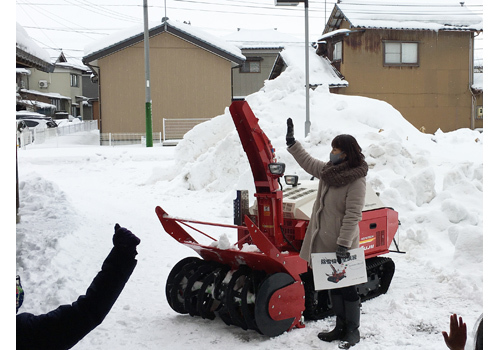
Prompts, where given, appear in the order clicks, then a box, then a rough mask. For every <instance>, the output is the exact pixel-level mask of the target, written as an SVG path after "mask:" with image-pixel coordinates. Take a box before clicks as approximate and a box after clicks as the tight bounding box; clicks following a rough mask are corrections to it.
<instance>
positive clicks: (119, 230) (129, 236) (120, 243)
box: [113, 224, 141, 257]
mask: <svg viewBox="0 0 500 350" xmlns="http://www.w3.org/2000/svg"><path fill="white" fill-rule="evenodd" d="M139 243H141V240H140V239H139V238H138V237H136V236H135V235H134V234H133V233H132V232H130V231H129V230H127V229H126V228H125V227H120V225H118V224H116V225H115V234H114V235H113V245H114V246H115V248H116V249H118V250H119V251H120V252H122V253H124V254H126V255H129V256H132V257H135V256H136V255H137V251H136V250H135V247H136V246H138V245H139Z"/></svg>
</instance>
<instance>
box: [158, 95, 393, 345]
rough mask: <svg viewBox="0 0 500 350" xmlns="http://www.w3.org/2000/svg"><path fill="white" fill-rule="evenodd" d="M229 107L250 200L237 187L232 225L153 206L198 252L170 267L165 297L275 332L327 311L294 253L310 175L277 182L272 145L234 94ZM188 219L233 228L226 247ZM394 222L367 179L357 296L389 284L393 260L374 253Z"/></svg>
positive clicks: (323, 294)
mask: <svg viewBox="0 0 500 350" xmlns="http://www.w3.org/2000/svg"><path fill="white" fill-rule="evenodd" d="M230 112H231V116H232V118H233V121H234V124H235V126H236V129H237V131H238V135H239V138H240V140H241V144H242V146H243V149H244V150H245V152H246V155H247V157H248V160H249V162H250V167H251V169H252V174H253V178H254V182H255V190H256V193H255V197H256V200H255V204H254V205H253V207H251V208H249V206H248V192H246V191H238V193H237V199H236V200H235V202H234V214H235V215H234V218H235V219H234V221H235V222H234V225H223V224H215V223H208V222H200V221H193V220H185V219H180V218H174V217H171V216H169V215H168V214H167V213H166V212H165V211H164V210H163V209H162V208H160V207H156V214H157V215H158V218H159V219H160V222H161V224H162V225H163V228H164V229H165V231H166V232H167V233H168V234H169V235H170V236H172V237H173V238H174V239H175V240H176V241H178V242H180V243H181V244H183V245H185V246H188V247H190V248H192V249H193V250H194V251H196V252H197V253H198V255H199V256H200V257H187V258H184V259H182V260H181V261H179V262H178V263H177V264H176V265H175V266H174V267H173V268H172V270H171V271H170V274H169V276H168V278H167V283H166V288H165V292H166V297H167V301H168V303H169V305H170V306H171V308H172V309H173V310H175V311H176V312H178V313H180V314H189V315H191V316H200V317H202V318H204V319H214V318H215V317H216V316H218V317H220V318H221V319H222V320H223V321H224V322H225V323H226V324H228V325H235V326H238V327H241V328H243V329H245V330H246V329H252V330H255V331H257V332H259V333H261V334H263V335H267V336H277V335H279V334H282V333H283V332H285V331H288V330H291V329H292V328H294V327H299V328H300V327H304V323H303V320H304V319H305V320H314V319H321V318H324V317H328V316H331V315H333V314H334V313H333V311H332V310H333V307H332V305H331V301H330V300H329V296H328V293H327V291H316V290H315V288H314V283H313V277H312V272H311V270H310V269H308V267H307V263H306V262H305V261H304V260H303V259H301V258H300V257H299V250H300V247H301V245H302V242H303V240H304V235H305V232H306V229H307V225H308V223H309V218H310V216H311V211H312V206H313V203H314V200H315V198H316V193H317V184H318V182H317V181H309V183H306V184H301V185H298V184H297V181H296V180H297V177H296V176H295V177H294V176H291V177H285V179H286V180H287V183H292V186H287V188H285V189H284V190H283V189H282V186H281V185H280V182H279V178H280V177H282V176H283V173H284V169H285V165H284V164H283V163H278V162H277V161H276V157H275V154H274V149H273V147H272V145H271V143H270V141H269V139H268V138H267V136H266V134H265V133H264V132H263V131H262V129H261V128H260V127H259V124H258V119H257V118H256V117H255V115H254V114H253V112H252V110H251V109H250V106H249V105H248V104H247V102H245V101H235V102H233V103H232V104H231V106H230ZM294 180H295V182H294ZM195 225H197V226H200V225H210V226H218V227H221V228H222V227H223V228H228V227H229V228H234V229H236V230H237V232H238V242H237V243H236V244H235V246H233V247H232V248H229V249H222V248H219V247H217V246H212V245H202V244H200V243H198V242H197V241H196V240H195V239H194V238H193V237H192V236H191V234H190V233H188V230H189V231H190V232H191V233H193V232H195V231H196V232H198V233H203V232H202V231H201V230H199V229H198V228H196V227H195ZM398 225H399V222H398V213H397V212H396V211H394V210H393V209H391V208H388V207H385V206H384V205H383V203H382V202H381V201H380V199H379V198H378V196H377V195H376V194H375V192H374V191H373V190H372V189H371V187H370V186H369V184H367V194H366V198H365V207H364V210H363V217H362V221H361V222H360V223H359V228H360V247H362V248H364V250H365V258H366V270H367V277H368V281H367V282H366V283H364V284H362V285H359V286H358V287H357V288H358V294H359V295H360V297H361V300H362V301H365V300H368V299H371V298H374V297H376V296H378V295H380V294H384V293H386V292H387V290H388V288H389V285H390V283H391V280H392V276H393V274H394V263H393V261H392V260H391V259H390V258H387V257H380V255H382V254H386V253H388V252H389V247H390V245H391V242H392V241H393V240H394V236H395V235H396V232H397V230H398ZM396 246H397V245H396ZM248 247H253V248H254V249H248Z"/></svg>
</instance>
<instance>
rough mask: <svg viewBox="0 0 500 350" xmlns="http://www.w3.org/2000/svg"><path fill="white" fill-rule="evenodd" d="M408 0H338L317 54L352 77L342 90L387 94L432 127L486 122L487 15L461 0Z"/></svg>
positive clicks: (446, 128)
mask: <svg viewBox="0 0 500 350" xmlns="http://www.w3.org/2000/svg"><path fill="white" fill-rule="evenodd" d="M400 5H401V4H394V3H392V4H390V3H387V4H367V3H357V2H356V3H349V2H345V3H344V2H339V3H337V4H335V6H334V8H333V11H332V13H331V15H330V17H329V19H328V22H327V24H326V25H325V29H324V32H323V35H322V37H321V38H319V40H318V49H317V54H319V55H321V56H323V57H327V58H328V59H329V60H330V61H331V64H332V65H333V66H335V67H336V68H337V69H338V71H340V73H341V74H342V75H343V76H344V77H345V79H346V80H347V81H349V86H348V87H346V88H345V89H340V90H339V91H338V93H342V94H348V95H360V96H366V97H371V98H375V99H379V100H383V101H386V102H388V103H390V104H391V105H392V106H394V107H395V108H396V109H397V110H399V111H400V112H401V114H402V115H403V116H404V117H405V118H406V119H407V120H408V121H409V122H410V123H412V124H413V125H414V126H415V127H416V128H419V129H421V130H423V131H425V132H428V133H434V132H435V131H436V130H437V129H441V130H442V131H445V132H446V131H450V130H456V129H459V128H479V127H482V106H480V105H479V104H478V102H479V103H482V102H480V101H482V96H479V95H481V94H482V90H481V91H479V90H478V89H474V88H473V87H474V38H475V36H477V35H478V34H479V33H481V32H482V30H483V21H482V17H481V16H478V15H476V14H474V13H472V12H471V11H470V10H469V9H468V8H467V7H466V6H464V4H463V3H461V4H460V3H459V2H457V3H456V5H454V4H450V3H447V4H443V5H440V4H439V2H438V3H433V4H432V5H431V4H422V3H416V2H415V3H413V4H412V3H405V4H404V6H403V5H402V6H400ZM478 111H481V115H479V114H478Z"/></svg>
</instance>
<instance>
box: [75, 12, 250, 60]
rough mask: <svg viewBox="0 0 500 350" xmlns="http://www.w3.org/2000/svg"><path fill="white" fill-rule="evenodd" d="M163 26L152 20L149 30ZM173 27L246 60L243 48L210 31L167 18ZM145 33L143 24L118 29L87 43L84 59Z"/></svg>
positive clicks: (168, 24)
mask: <svg viewBox="0 0 500 350" xmlns="http://www.w3.org/2000/svg"><path fill="white" fill-rule="evenodd" d="M161 26H164V22H161V23H160V24H158V21H154V22H150V24H149V32H151V31H153V30H155V29H159V28H160V27H161ZM169 26H171V27H173V28H175V29H177V30H178V31H181V32H183V33H185V34H187V35H189V36H192V37H193V38H196V39H198V40H200V41H202V42H204V43H206V44H208V45H210V46H213V47H215V48H217V49H219V50H221V51H223V52H226V53H228V54H229V55H231V56H235V57H237V58H240V59H242V60H245V56H244V55H243V54H242V53H241V50H240V49H239V48H238V47H236V46H235V45H232V44H230V43H227V42H225V41H224V40H222V39H219V38H217V37H215V36H213V35H211V34H209V33H206V32H204V31H203V30H201V29H199V28H196V27H193V26H191V25H188V24H185V23H181V22H178V21H175V22H174V21H171V20H169V19H167V27H169ZM143 35H144V26H143V25H136V26H133V27H130V28H127V29H125V30H121V31H118V32H116V33H114V34H112V35H110V36H108V37H106V38H103V39H101V40H97V41H95V42H94V43H92V44H89V45H86V46H85V47H84V56H83V59H85V58H86V57H89V56H92V55H95V54H97V53H99V52H102V51H105V50H108V49H110V48H112V47H114V46H119V45H120V44H124V43H126V42H127V41H130V40H131V39H133V38H136V37H140V36H143Z"/></svg>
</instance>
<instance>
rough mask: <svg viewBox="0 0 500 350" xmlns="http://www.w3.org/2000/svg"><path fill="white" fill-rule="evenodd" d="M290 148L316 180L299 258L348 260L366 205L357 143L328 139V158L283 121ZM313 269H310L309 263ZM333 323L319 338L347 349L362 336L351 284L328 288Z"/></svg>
mask: <svg viewBox="0 0 500 350" xmlns="http://www.w3.org/2000/svg"><path fill="white" fill-rule="evenodd" d="M287 125H288V128H287V135H286V142H287V146H288V151H289V152H290V153H291V154H292V155H293V157H294V158H295V160H296V161H297V163H299V165H300V166H301V167H302V168H303V169H304V170H305V171H306V172H308V173H309V174H311V175H313V176H314V177H317V178H319V185H318V194H317V197H316V201H315V203H314V207H313V211H312V215H311V220H310V222H309V226H308V227H307V231H306V235H305V238H304V242H303V244H302V248H301V250H300V257H301V258H303V259H304V260H306V261H307V262H308V264H309V266H310V265H311V253H322V252H336V253H337V258H338V259H341V258H347V257H348V256H349V253H348V250H350V249H353V248H357V247H359V226H358V223H359V221H361V215H362V210H363V206H364V204H365V192H366V174H367V172H368V165H367V164H366V162H365V160H364V155H363V154H362V153H361V147H360V146H359V144H358V142H357V141H356V139H355V138H354V137H352V136H351V135H338V136H337V137H335V138H334V139H333V141H332V151H331V153H330V161H329V162H325V161H322V160H319V159H315V158H313V157H312V156H311V155H309V154H308V153H307V152H306V151H305V149H304V148H303V147H302V145H301V144H300V143H299V142H296V141H295V138H294V135H293V122H292V120H291V119H290V118H289V119H288V121H287ZM313 268H314V267H313ZM330 297H331V299H332V303H333V308H334V312H335V314H336V315H337V319H336V326H335V328H334V329H333V330H332V331H330V332H322V333H319V334H318V337H319V338H320V339H321V340H324V341H328V342H331V341H333V340H340V344H339V347H340V348H342V349H348V348H349V347H351V346H353V345H354V344H356V343H358V342H359V340H360V336H359V330H358V328H359V318H360V300H359V296H358V293H357V290H356V287H355V286H350V287H345V288H340V289H333V290H330Z"/></svg>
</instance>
